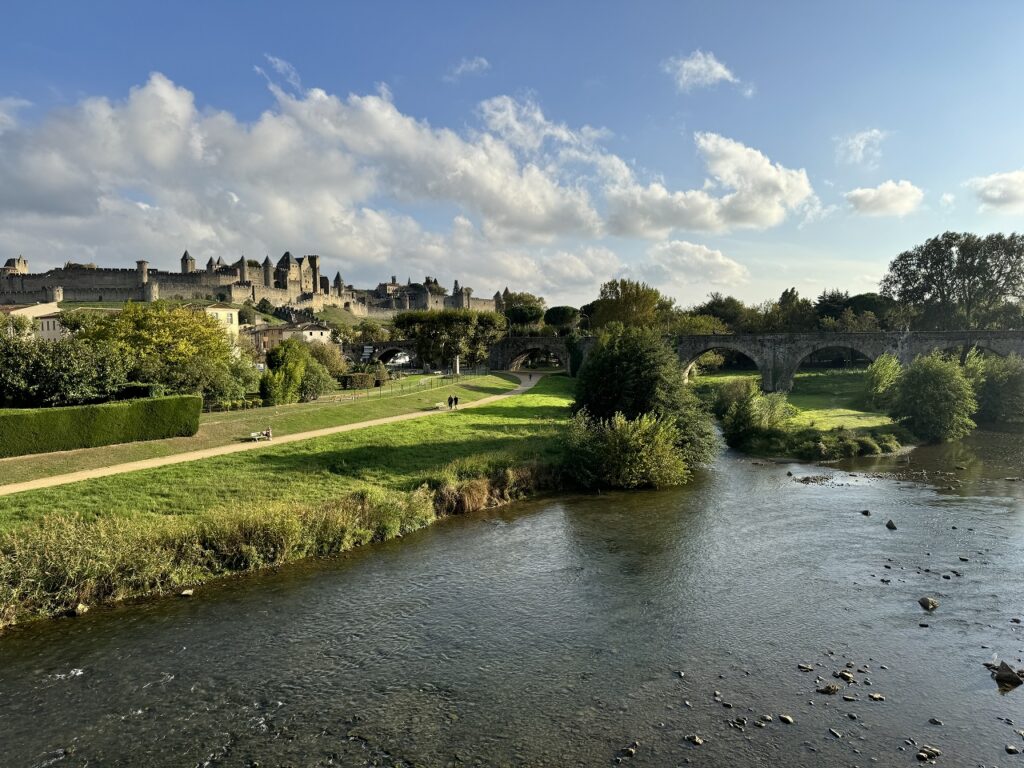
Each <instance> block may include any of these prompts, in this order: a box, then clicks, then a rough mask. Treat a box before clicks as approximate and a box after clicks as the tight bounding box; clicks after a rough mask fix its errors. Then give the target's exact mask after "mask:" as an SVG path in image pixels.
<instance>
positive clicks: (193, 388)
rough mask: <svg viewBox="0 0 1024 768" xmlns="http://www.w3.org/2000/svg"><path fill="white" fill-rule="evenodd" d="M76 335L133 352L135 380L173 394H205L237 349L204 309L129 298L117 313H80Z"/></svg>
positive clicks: (128, 352)
mask: <svg viewBox="0 0 1024 768" xmlns="http://www.w3.org/2000/svg"><path fill="white" fill-rule="evenodd" d="M81 321H82V325H81V328H80V329H79V330H77V331H76V333H75V335H76V336H77V337H79V338H82V339H83V340H85V341H89V342H92V343H93V344H95V345H97V346H103V345H111V346H115V347H118V348H120V349H122V350H124V351H125V352H126V353H127V354H129V355H130V356H131V359H132V370H131V374H130V375H131V378H132V379H133V380H134V381H140V382H147V383H154V384H161V385H163V386H164V387H165V389H166V390H167V391H168V392H171V393H190V392H191V393H204V394H209V393H210V392H211V391H212V390H213V389H215V388H216V386H215V383H216V382H217V381H219V380H220V379H221V377H223V376H225V375H227V373H228V372H229V371H230V370H231V362H232V360H233V358H234V355H235V352H234V350H233V346H232V342H231V340H230V339H229V338H228V335H227V334H226V333H225V332H224V328H223V327H222V326H221V324H220V323H219V322H218V321H217V320H216V319H215V318H213V317H211V316H210V315H208V314H206V312H204V311H203V310H202V309H195V308H191V307H185V306H180V305H171V304H168V303H166V302H162V301H157V302H153V303H150V304H137V303H133V302H129V303H128V304H126V305H125V307H124V309H123V310H122V311H121V312H117V313H104V314H103V315H98V314H96V315H84V314H83V317H82V319H81Z"/></svg>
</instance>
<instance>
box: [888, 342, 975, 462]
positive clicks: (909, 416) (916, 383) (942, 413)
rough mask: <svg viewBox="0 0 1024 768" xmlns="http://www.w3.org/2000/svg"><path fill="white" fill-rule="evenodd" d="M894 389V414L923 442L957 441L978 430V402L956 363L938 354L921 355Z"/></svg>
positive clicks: (893, 415) (892, 414) (961, 369)
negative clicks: (975, 416) (974, 416)
mask: <svg viewBox="0 0 1024 768" xmlns="http://www.w3.org/2000/svg"><path fill="white" fill-rule="evenodd" d="M894 390H895V392H894V397H893V401H892V406H891V408H890V415H891V416H892V417H893V418H894V419H896V420H897V421H899V422H901V423H902V424H903V425H905V426H906V427H907V428H908V429H909V430H910V431H911V432H913V433H914V434H915V435H917V436H918V437H920V438H921V439H923V440H927V441H928V442H934V443H937V442H942V441H944V440H957V439H959V438H961V437H963V436H964V435H966V434H968V433H969V432H970V431H971V430H972V429H974V427H975V424H974V422H973V421H972V420H971V415H972V414H973V413H974V412H975V411H976V410H977V408H978V401H977V400H976V399H975V396H974V390H973V388H972V387H971V383H970V382H969V381H968V380H967V376H966V375H965V373H964V370H963V368H961V367H960V364H959V363H958V362H957V361H956V360H950V359H948V358H946V357H944V356H943V355H941V354H940V353H937V352H936V353H932V354H930V355H923V356H920V357H918V358H916V359H915V360H914V362H913V363H911V364H910V366H909V367H908V368H907V370H906V371H904V372H903V375H902V376H901V377H900V379H899V382H898V383H897V384H896V385H895V387H894Z"/></svg>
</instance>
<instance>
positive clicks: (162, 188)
mask: <svg viewBox="0 0 1024 768" xmlns="http://www.w3.org/2000/svg"><path fill="white" fill-rule="evenodd" d="M4 17H5V18H4V31H5V34H4V35H3V39H4V45H2V46H0V263H2V261H3V260H5V259H7V258H10V257H13V256H16V255H18V254H23V255H24V256H25V257H26V258H27V259H28V260H29V264H30V268H31V269H32V271H42V270H44V269H47V268H50V267H54V266H59V265H61V264H63V263H64V262H66V261H79V262H84V261H94V262H96V263H97V264H99V265H101V266H130V265H133V264H134V262H135V261H136V260H137V259H147V260H148V261H149V262H150V264H151V266H152V267H155V268H160V269H177V268H178V264H179V258H180V256H181V253H182V251H183V250H185V249H188V250H189V252H190V253H191V254H192V255H193V256H195V257H196V259H197V260H198V261H199V262H200V263H205V261H206V260H207V258H209V257H211V256H212V257H214V258H217V257H218V256H220V257H222V258H223V259H224V260H225V261H234V260H237V258H238V257H239V256H240V255H245V256H246V257H248V258H255V259H259V260H262V259H263V257H264V256H265V255H267V254H269V255H270V256H271V258H272V259H277V258H279V257H280V255H281V254H282V253H283V252H284V251H286V250H288V251H291V252H292V253H293V254H296V255H299V254H306V253H317V254H320V256H321V260H322V263H323V264H324V269H325V270H326V271H327V272H328V273H329V274H330V275H331V276H332V277H333V275H334V273H335V272H336V271H340V272H341V274H342V276H343V278H344V280H345V281H346V282H347V283H349V284H354V285H356V286H359V287H369V286H374V285H376V284H377V283H378V282H381V281H383V280H386V279H387V278H388V277H390V276H391V275H396V276H397V277H398V278H399V280H403V281H404V280H405V279H406V278H408V277H411V278H412V279H413V280H414V281H418V280H421V279H422V278H423V277H424V276H426V275H431V276H433V277H437V278H438V279H439V280H441V281H442V283H444V284H445V285H449V286H450V284H451V283H452V282H453V281H454V280H456V279H458V280H459V281H460V282H461V283H462V284H464V285H470V286H472V287H473V288H474V290H475V292H476V294H477V295H480V296H490V295H492V294H493V293H494V291H496V290H500V289H503V288H504V287H505V286H509V287H510V288H511V289H512V290H528V291H531V292H534V293H538V294H540V295H542V296H544V297H545V298H546V299H547V302H548V304H549V306H551V305H555V304H560V303H570V304H580V303H583V302H586V301H589V300H592V299H593V298H595V296H596V294H597V291H598V288H599V286H600V284H601V283H603V282H605V281H606V280H609V279H612V278H616V277H627V278H632V279H639V280H644V281H646V282H648V283H650V284H652V285H655V286H656V287H658V288H659V289H661V290H662V291H663V292H664V293H666V294H668V295H671V296H673V297H675V298H676V299H677V300H678V301H679V303H680V304H681V305H684V306H688V305H692V304H694V303H697V302H699V301H701V300H702V299H703V298H704V297H705V296H706V295H707V294H708V293H709V292H711V291H720V292H723V293H727V294H733V295H735V296H738V297H740V298H742V299H744V300H747V301H761V300H764V299H767V298H771V297H777V296H778V295H779V293H781V291H782V290H783V289H785V288H788V287H795V288H797V290H798V291H799V292H800V293H801V294H802V295H805V296H810V297H814V296H816V295H817V294H819V293H820V292H821V291H822V290H825V289H830V288H841V289H844V290H848V291H850V292H851V293H858V292H862V291H870V290H875V289H877V284H878V281H879V279H880V278H881V277H882V275H883V274H884V273H885V269H886V266H887V264H888V263H889V261H890V260H891V259H893V258H894V257H895V256H896V255H897V254H899V253H900V252H901V251H903V250H906V249H908V248H911V247H913V246H914V245H916V244H919V243H921V242H923V241H924V240H925V239H927V238H928V237H931V236H934V235H937V234H940V233H941V232H943V231H946V230H970V231H974V232H978V233H988V232H994V231H1007V232H1008V231H1015V230H1020V229H1021V228H1022V226H1021V225H1022V222H1024V140H1022V139H1024V130H1022V128H1024V78H1022V77H1021V73H1022V72H1024V46H1021V45H1020V39H1021V36H1022V34H1024V4H1021V3H1018V2H986V3H963V2H943V1H941V0H931V1H930V2H924V1H921V2H904V3H891V2H848V3H843V4H840V3H821V2H772V3H763V2H749V3H735V2H714V3H712V2H704V3H688V2H615V3H613V2H600V1H595V0H586V1H584V2H568V1H566V2H558V3H552V2H550V1H548V2H536V3H534V2H526V1H524V0H520V1H519V2H516V3H504V4H500V5H499V4H497V3H480V2H465V3H457V2H434V3H422V2H373V3H369V2H367V3H356V2H346V3H302V2H289V3H287V4H283V3H261V2H247V3H241V2H222V3H199V2H193V3H188V2H185V3H160V4H157V3H129V2H122V3H114V2H102V0H101V1H98V2H94V3H76V4H71V3H53V2H35V3H20V4H17V5H16V6H14V7H10V8H7V9H5V11H4Z"/></svg>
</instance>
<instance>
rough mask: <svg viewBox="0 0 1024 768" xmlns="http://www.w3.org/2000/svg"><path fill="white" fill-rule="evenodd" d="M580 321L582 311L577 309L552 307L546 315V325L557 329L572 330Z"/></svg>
mask: <svg viewBox="0 0 1024 768" xmlns="http://www.w3.org/2000/svg"><path fill="white" fill-rule="evenodd" d="M579 321H580V311H579V310H578V309H576V307H566V306H559V307H551V309H549V310H548V311H547V312H545V313H544V324H545V325H553V326H555V327H556V328H571V327H574V326H575V325H576V324H577V323H578V322H579Z"/></svg>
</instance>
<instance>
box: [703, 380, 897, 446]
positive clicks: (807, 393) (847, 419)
mask: <svg viewBox="0 0 1024 768" xmlns="http://www.w3.org/2000/svg"><path fill="white" fill-rule="evenodd" d="M865 376H866V374H865V372H864V370H863V369H856V368H854V369H848V370H807V371H799V372H798V373H797V374H796V377H795V378H794V381H793V389H792V391H791V392H789V396H788V397H789V402H790V404H791V405H793V406H794V407H795V408H797V410H798V411H799V413H798V414H797V415H796V416H794V417H793V418H792V419H791V420H790V424H791V425H792V426H793V427H794V428H804V427H813V428H815V429H820V430H832V429H837V428H841V429H848V430H852V431H855V432H856V431H864V430H868V429H873V428H877V427H885V426H889V425H891V424H892V423H893V422H892V419H890V418H889V417H888V416H886V415H885V414H884V413H878V412H877V411H872V410H868V409H866V408H865V406H864V405H863V400H864V398H863V391H864V380H865ZM736 379H751V380H753V381H760V374H758V373H757V372H756V371H751V372H749V373H748V372H746V371H743V372H734V371H718V372H715V373H711V374H704V375H702V376H701V377H700V379H699V380H701V381H711V382H715V383H719V384H724V383H726V382H728V381H732V380H736Z"/></svg>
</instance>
